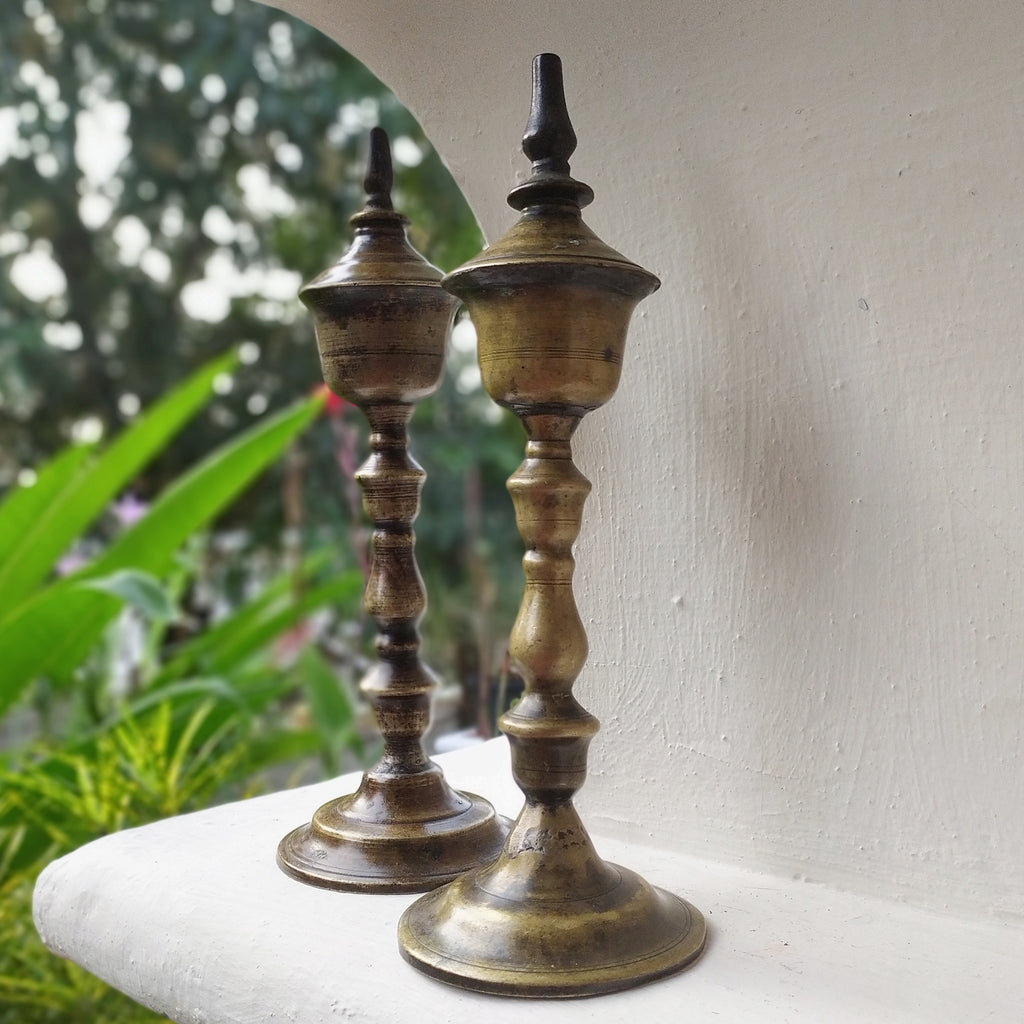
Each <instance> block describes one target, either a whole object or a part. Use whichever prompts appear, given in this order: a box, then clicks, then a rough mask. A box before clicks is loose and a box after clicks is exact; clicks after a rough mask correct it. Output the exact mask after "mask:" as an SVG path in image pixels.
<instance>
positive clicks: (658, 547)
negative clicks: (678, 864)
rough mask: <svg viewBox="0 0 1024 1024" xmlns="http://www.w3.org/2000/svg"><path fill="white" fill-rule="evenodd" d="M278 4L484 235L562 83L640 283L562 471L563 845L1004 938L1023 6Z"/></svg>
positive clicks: (1021, 907) (1022, 355)
mask: <svg viewBox="0 0 1024 1024" xmlns="http://www.w3.org/2000/svg"><path fill="white" fill-rule="evenodd" d="M281 5H282V6H286V7H287V8H288V9H289V10H291V11H293V12H294V13H296V14H299V15H301V16H303V17H305V18H306V19H307V20H308V21H310V22H312V23H313V24H315V25H317V26H318V27H320V28H322V29H323V30H325V31H327V32H329V33H330V34H331V35H333V36H334V38H335V39H337V40H338V42H339V43H340V44H341V45H343V46H344V47H346V48H347V49H349V50H350V51H352V52H353V53H355V54H356V55H357V56H358V57H360V58H361V59H362V60H363V61H365V62H366V63H367V64H368V65H369V66H370V67H371V68H372V69H373V70H374V71H376V72H377V73H378V74H379V75H380V76H381V77H382V78H383V79H384V80H385V81H387V82H388V83H389V84H391V85H392V86H393V87H394V89H395V90H396V92H397V93H398V95H399V96H400V97H401V98H402V100H403V101H404V102H405V103H406V104H407V105H408V106H409V107H410V109H412V110H413V112H414V113H416V114H417V116H418V117H419V118H420V119H421V121H422V122H423V124H424V126H425V128H426V130H427V132H428V134H429V135H430V137H431V138H432V139H433V140H434V142H435V144H436V145H437V147H438V148H439V149H440V151H441V152H442V154H443V155H444V157H445V158H446V160H447V161H448V162H449V165H450V166H451V168H452V170H453V172H454V174H455V175H456V178H457V179H458V180H459V182H460V183H461V184H462V186H463V187H464V189H465V192H466V195H467V196H468V198H469V200H470V202H471V204H472V205H473V208H474V210H475V211H476V213H477V215H478V217H479V218H480V221H481V224H482V225H483V227H484V229H485V231H486V233H487V235H488V236H489V237H491V238H495V237H497V236H498V235H499V234H500V233H502V232H503V231H504V229H505V228H506V227H507V226H508V225H509V224H510V223H511V221H512V219H513V214H512V212H511V211H509V210H508V209H507V208H506V207H505V206H504V196H505V193H506V192H507V190H508V188H509V187H510V186H511V185H512V184H513V183H514V182H515V181H516V180H517V179H521V178H523V177H525V174H526V171H527V162H526V160H525V158H523V157H522V156H521V155H520V154H519V152H518V139H519V136H520V135H521V132H522V129H523V125H524V123H525V119H526V114H527V110H528V105H529V94H530V77H529V76H530V60H531V58H532V56H533V54H534V53H536V52H540V51H542V50H553V51H555V52H557V53H560V54H561V56H562V58H563V61H564V63H565V77H566V91H567V96H568V101H569V106H570V111H571V113H572V116H573V121H574V124H575V127H576V130H577V134H578V135H579V137H580V146H579V149H578V150H577V153H576V155H575V157H574V159H573V173H574V174H575V175H576V176H577V177H579V178H581V179H582V180H584V181H586V182H588V183H589V184H591V185H592V186H593V187H594V189H595V192H596V193H597V199H596V201H595V202H594V204H593V206H592V207H590V208H589V209H588V210H587V212H586V219H587V221H588V223H589V224H590V225H591V226H592V227H593V228H594V229H595V230H596V231H597V232H598V233H599V234H600V235H601V236H602V237H603V238H604V239H605V240H606V241H607V242H609V243H610V244H611V245H613V246H615V247H616V248H618V249H620V250H621V251H622V252H624V253H625V254H626V255H627V256H629V257H631V258H632V259H635V260H637V261H638V262H640V263H642V264H643V265H644V266H646V267H648V268H650V269H652V270H654V271H655V272H656V273H658V274H659V275H660V276H661V277H662V280H663V286H662V289H661V291H660V292H658V293H657V294H656V295H655V296H654V297H653V298H651V299H649V300H647V301H646V302H645V303H644V305H643V306H642V307H641V314H639V315H638V316H637V318H636V321H635V324H634V329H633V332H632V334H631V340H630V345H631V348H630V351H629V354H628V356H627V360H626V365H625V367H624V373H623V380H622V385H621V387H620V390H619V393H618V394H617V396H616V397H615V399H614V400H613V401H612V402H611V403H610V404H609V405H608V406H607V407H606V408H605V409H604V410H602V411H600V412H598V413H595V414H593V415H592V416H591V417H589V418H588V420H587V421H586V422H585V423H584V426H583V428H582V429H581V432H580V435H579V441H578V445H577V448H578V461H579V463H580V466H581V468H582V469H583V470H584V472H586V473H587V475H588V476H589V477H590V478H591V480H592V481H593V483H594V493H593V495H592V497H591V499H590V502H589V504H588V506H587V516H586V521H585V525H584V532H583V535H582V537H581V540H580V543H579V545H578V564H579V570H578V586H577V594H578V598H579V603H580V607H581V611H582V614H583V618H584V621H585V622H586V623H587V625H588V629H589V631H590V640H591V657H590V661H589V664H588V666H587V668H586V669H585V670H584V674H583V675H582V676H581V679H580V682H579V684H578V686H577V691H578V694H579V696H580V697H581V699H582V700H583V702H584V703H585V704H586V705H587V706H588V707H589V708H590V709H591V710H593V711H594V712H595V713H596V714H597V715H598V716H599V717H600V718H601V719H602V722H603V727H604V728H603V731H602V732H601V734H600V735H599V736H598V738H597V739H596V740H595V742H594V744H593V747H592V758H591V778H590V781H589V782H588V784H587V787H586V789H585V790H584V791H583V793H582V794H581V799H580V803H581V806H582V807H583V809H584V812H585V814H586V815H587V817H588V819H591V820H594V819H601V820H602V822H603V823H607V822H609V821H611V822H616V823H618V824H617V828H619V829H620V830H621V832H622V834H623V835H624V836H628V835H630V834H644V835H647V834H650V835H653V836H654V837H655V838H656V839H658V840H659V841H661V842H664V843H666V844H667V845H670V846H671V847H672V848H676V849H679V850H683V851H688V852H691V853H694V854H697V855H699V856H711V857H715V858H721V859H723V860H731V861H742V862H744V863H746V864H748V865H750V866H756V867H760V868H767V869H769V870H772V871H779V872H784V873H789V874H795V875H799V876H804V877H807V878H809V879H812V880H816V881H822V882H827V883H831V884H838V885H842V886H846V887H849V888H852V889H856V890H861V891H867V892H874V893H877V894H879V895H882V896H887V897H897V898H906V899H909V900H911V901H913V902H918V903H922V904H926V905H930V906H933V907H939V908H941V907H947V906H948V907H950V908H951V909H954V910H956V911H958V912H961V913H965V914H976V913H977V914H982V915H984V914H990V913H995V914H997V915H1000V916H1006V917H1020V916H1022V915H1024V858H1022V856H1021V850H1024V814H1022V813H1021V809H1022V808H1024V756H1022V747H1024V630H1022V614H1024V600H1022V597H1024V560H1022V555H1024V550H1022V549H1024V544H1022V516H1021V508H1022V504H1024V405H1022V401H1024V352H1022V327H1024V286H1022V285H1024V64H1022V61H1021V56H1022V51H1021V48H1020V41H1021V39H1024V6H1022V5H1021V4H1020V3H1019V2H1017V0H1012V2H998V0H976V2H974V3H972V4H959V3H954V2H951V0H948V2H940V0H936V2H932V3H923V2H913V0H858V2H857V3H853V2H847V3H841V2H838V0H824V2H823V0H793V2H783V3H773V4H763V3H760V2H756V3H755V2H741V0H737V2H731V3H725V2H723V3H707V2H697V0H662V2H660V3H659V2H654V0H634V2H632V3H629V4H623V3H621V2H620V0H593V2H588V3H571V4H569V3H564V4H558V3H552V2H551V0H544V2H540V0H519V2H508V0H505V2H501V3H495V2H480V0H477V2H473V3H470V2H448V3H430V2H421V0H418V2H413V0H404V2H402V0H377V2H376V3H375V4H374V5H372V6H370V7H368V6H367V5H365V4H363V3H356V2H354V0H331V2H330V3H324V2H318V0H287V2H286V3H282V4H281ZM428 486H429V484H428Z"/></svg>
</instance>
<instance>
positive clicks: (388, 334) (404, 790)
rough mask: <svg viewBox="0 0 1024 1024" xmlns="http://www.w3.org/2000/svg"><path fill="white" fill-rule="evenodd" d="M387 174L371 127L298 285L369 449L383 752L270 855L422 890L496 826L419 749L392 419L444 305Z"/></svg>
mask: <svg viewBox="0 0 1024 1024" xmlns="http://www.w3.org/2000/svg"><path fill="white" fill-rule="evenodd" d="M392 178H393V175H392V165H391V150H390V145H389V142H388V137H387V135H386V134H385V132H384V131H383V130H382V129H380V128H375V129H373V131H372V132H371V136H370V158H369V166H368V170H367V175H366V180H365V188H366V192H367V201H366V206H365V208H364V209H363V210H362V211H361V212H360V213H357V214H356V215H355V216H354V217H352V220H351V223H352V226H353V228H354V229H355V238H354V241H353V243H352V245H351V247H350V248H349V250H348V251H347V252H346V253H345V255H344V256H342V258H341V259H340V260H339V261H338V262H337V263H336V264H335V265H334V266H333V267H331V268H330V269H328V270H326V271H324V273H322V274H321V275H320V276H319V277H317V278H315V279H314V280H313V281H311V282H310V283H309V284H308V285H306V286H305V287H304V288H303V289H302V291H301V292H300V298H301V299H302V301H303V302H304V303H305V304H306V305H307V306H308V307H309V308H310V309H311V310H312V312H313V317H314V322H315V326H316V337H317V345H318V348H319V350H320V361H321V364H322V366H323V374H324V380H325V381H326V383H327V386H328V387H329V388H330V389H331V390H332V391H334V392H335V393H336V394H338V395H341V396H342V397H343V398H345V399H347V400H348V401H350V402H352V403H353V404H354V405H356V406H358V407H359V408H360V409H361V410H362V412H363V413H364V415H365V416H366V418H367V420H368V421H369V424H370V448H371V454H370V457H369V459H368V460H367V462H365V463H364V464H363V466H362V467H361V468H360V469H359V471H358V473H357V476H356V479H357V480H358V481H359V484H360V487H361V488H362V491H363V503H364V506H365V508H366V512H367V515H368V516H369V517H370V519H371V521H372V523H373V538H372V541H371V565H370V571H369V578H368V580H367V583H366V590H365V593H364V595H363V604H364V607H365V608H366V610H367V612H369V614H370V615H371V616H372V617H373V618H374V620H375V621H376V623H377V626H378V629H379V634H378V636H377V661H376V664H375V665H374V666H373V668H372V669H371V670H370V672H369V674H368V675H367V676H366V677H365V678H364V679H363V680H362V683H361V689H362V691H363V693H364V694H365V695H366V697H367V698H368V699H369V701H370V703H371V704H372V706H373V711H374V715H375V716H376V720H377V725H378V727H379V729H380V732H381V735H382V736H383V738H384V753H383V756H382V757H381V759H380V761H379V762H378V763H377V764H376V765H375V766H374V767H373V768H371V769H370V770H369V771H367V772H366V773H365V774H364V775H363V778H362V782H361V784H360V786H359V788H358V789H357V790H356V792H355V793H352V794H350V795H348V796H343V797H340V798H339V799H337V800H333V801H331V802H330V803H327V804H325V805H324V806H323V807H321V808H320V809H319V810H318V811H317V812H316V813H315V814H314V815H313V819H312V821H311V822H310V823H309V824H307V825H303V826H301V827H300V828H297V829H295V830H294V831H293V832H291V833H289V834H288V835H287V836H285V837H284V839H282V840H281V843H280V845H279V847H278V851H277V860H278V864H279V865H280V866H281V868H282V869H283V870H284V871H285V872H287V873H288V874H289V875H292V876H293V877H295V878H297V879H299V880H300V881H303V882H308V883H309V884H311V885H317V886H322V887H324V888H328V889H346V890H357V891H362V892H424V891H426V890H427V889H431V888H434V887H435V886H438V885H441V884H443V883H444V882H448V881H450V880H451V879H453V878H455V877H456V876H457V875H458V874H460V873H461V872H464V871H467V870H469V869H470V868H474V867H478V866H479V865H481V864H485V863H487V862H488V861H490V860H493V859H494V857H495V856H497V854H498V852H499V850H500V849H501V845H502V842H503V841H504V838H505V833H506V832H507V823H506V822H505V821H504V819H501V818H499V817H498V816H497V815H496V814H495V812H494V808H493V807H491V805H490V804H489V803H487V801H485V800H482V799H480V798H479V797H476V796H473V795H472V794H466V793H459V792H456V791H455V790H453V789H452V788H451V787H450V786H449V785H448V784H447V783H446V781H445V779H444V776H443V774H442V772H441V769H440V768H439V767H438V766H437V765H436V764H434V763H433V762H432V761H431V760H430V759H429V758H428V757H427V755H426V753H425V752H424V750H423V745H422V736H423V733H424V731H425V730H426V728H427V724H428V722H429V718H430V692H431V690H432V689H433V688H434V686H435V685H436V683H437V680H436V677H435V676H434V674H433V673H432V672H431V670H430V669H429V668H427V666H425V665H424V664H423V663H422V662H421V661H420V656H419V647H420V637H419V632H418V630H417V624H418V622H419V620H420V618H421V617H422V615H423V612H424V609H425V608H426V593H425V590H424V586H423V580H422V579H421V577H420V573H419V569H418V568H417V565H416V559H415V554H414V542H415V540H414V535H413V530H412V524H413V520H414V519H415V518H416V515H417V513H418V511H419V495H420V491H421V489H422V487H423V480H424V475H425V474H424V472H423V470H422V469H421V468H420V467H419V466H418V465H417V464H416V462H415V461H414V460H413V459H412V458H411V457H410V455H409V450H408V438H407V434H406V427H407V424H408V422H409V419H410V418H411V416H412V413H413V410H414V408H415V406H416V403H417V402H419V401H421V400H422V399H424V398H426V397H427V396H428V395H431V394H433V392H434V391H436V390H437V387H438V385H439V383H440V380H441V375H442V372H443V368H444V356H445V347H446V344H447V339H448V336H449V334H450V331H451V325H452V320H453V318H454V315H455V310H456V308H457V306H458V302H457V300H456V299H454V298H453V297H452V296H451V295H449V294H448V293H447V292H445V291H444V290H443V289H442V288H441V286H440V280H441V273H440V271H439V270H437V269H436V268H435V267H433V266H431V265H430V264H429V263H427V262H426V260H424V259H423V257H422V256H420V254H419V253H418V252H416V250H415V249H413V248H412V246H411V245H410V244H409V241H408V238H407V237H406V225H407V224H408V220H407V219H406V218H405V217H404V216H402V215H401V214H399V213H397V212H396V211H395V210H394V209H393V207H392V203H391V186H392Z"/></svg>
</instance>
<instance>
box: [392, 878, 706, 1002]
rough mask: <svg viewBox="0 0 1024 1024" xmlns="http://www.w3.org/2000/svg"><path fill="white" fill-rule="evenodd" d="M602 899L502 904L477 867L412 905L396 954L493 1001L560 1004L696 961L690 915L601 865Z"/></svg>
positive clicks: (702, 930)
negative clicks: (498, 997)
mask: <svg viewBox="0 0 1024 1024" xmlns="http://www.w3.org/2000/svg"><path fill="white" fill-rule="evenodd" d="M601 871H602V873H603V874H605V877H607V878H608V879H609V883H608V885H607V887H606V888H605V890H604V891H603V892H600V893H598V894H596V895H594V894H591V895H588V896H587V897H585V898H577V899H566V900H551V899H531V898H530V897H529V895H525V896H524V898H521V899H518V900H517V899H508V898H506V897H504V896H499V895H496V894H494V893H492V892H489V891H488V889H487V888H486V886H487V884H488V880H487V876H488V872H487V870H484V871H483V872H477V873H476V874H473V875H468V876H463V877H461V878H458V879H456V880H455V881H454V882H452V883H451V885H448V886H445V887H444V888H443V889H438V890H436V891H435V892H431V893H428V894H427V895H426V896H423V897H421V898H420V899H418V900H417V901H416V902H415V903H414V904H413V905H412V906H411V907H409V909H408V910H407V911H406V912H405V914H403V916H402V919H401V921H400V922H399V926H398V940H399V945H400V948H401V953H402V956H403V957H404V958H405V959H406V960H407V961H408V962H409V963H410V964H412V965H413V966H414V967H416V968H418V969H419V970H421V971H423V972H424V973H425V974H429V975H430V976H431V977H434V978H437V979H438V980H440V981H444V982H447V983H448V984H450V985H456V986H458V987H460V988H465V989H471V990H473V991H476V992H487V993H491V994H494V995H503V996H521V997H543V998H570V997H574V996H591V995H598V994H600V993H603V992H614V991H617V990H619V989H625V988H632V987H633V986H635V985H640V984H643V983H644V982H647V981H653V980H654V979H655V978H662V977H665V976H666V975H669V974H673V973H675V972H676V971H680V970H682V969H683V968H684V967H686V966H687V965H688V964H690V963H692V962H693V961H694V960H696V959H697V957H698V956H700V954H701V952H702V951H703V949H704V942H705V939H706V935H707V929H706V926H705V924H704V918H703V916H702V915H701V913H700V911H699V910H697V909H696V908H695V907H693V906H691V905H690V904H689V903H687V902H686V901H685V900H683V899H680V898H679V897H678V896H675V895H673V894H672V893H669V892H665V891H664V890H663V889H656V888H655V887H653V886H651V885H649V884H648V883H647V882H645V881H644V879H642V878H641V877H640V876H639V875H637V874H635V873H634V872H632V871H629V870H627V869H626V868H622V867H619V866H618V865H615V864H602V865H601Z"/></svg>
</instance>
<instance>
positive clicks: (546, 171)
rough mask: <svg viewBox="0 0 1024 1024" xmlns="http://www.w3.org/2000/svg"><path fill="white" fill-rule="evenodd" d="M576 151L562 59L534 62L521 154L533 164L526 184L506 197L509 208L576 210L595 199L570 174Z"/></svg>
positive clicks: (539, 58) (554, 57) (553, 56)
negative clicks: (561, 206)
mask: <svg viewBox="0 0 1024 1024" xmlns="http://www.w3.org/2000/svg"><path fill="white" fill-rule="evenodd" d="M575 151H576V133H575V132H574V131H573V130H572V122H571V121H570V120H569V111H568V109H567V107H566V105H565V88H564V86H563V85H562V59H561V57H559V56H558V55H557V54H555V53H539V54H537V56H536V57H534V58H533V101H532V102H531V104H530V119H529V120H528V121H527V122H526V132H525V134H524V135H523V152H524V153H525V154H526V155H527V156H528V157H529V158H530V160H531V161H532V163H533V168H532V171H533V173H532V174H531V175H530V178H529V180H527V181H524V182H523V184H522V185H518V186H516V187H515V188H514V189H512V191H511V192H510V193H509V195H508V203H509V206H511V207H513V208H514V209H516V210H525V209H526V208H527V207H528V206H536V205H537V204H542V203H556V204H565V203H569V204H571V205H572V206H575V207H576V208H577V209H579V208H580V207H582V206H586V205H587V203H589V202H590V201H591V200H592V199H593V198H594V193H593V190H592V189H591V188H590V186H589V185H584V184H583V182H582V181H576V179H575V178H573V177H571V176H570V174H569V157H571V156H572V155H573V153H574V152H575Z"/></svg>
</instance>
